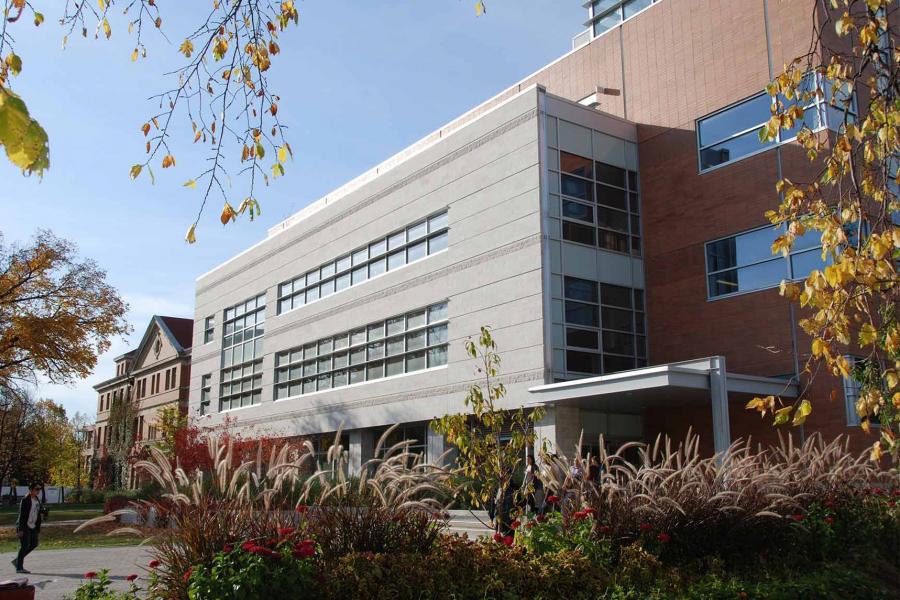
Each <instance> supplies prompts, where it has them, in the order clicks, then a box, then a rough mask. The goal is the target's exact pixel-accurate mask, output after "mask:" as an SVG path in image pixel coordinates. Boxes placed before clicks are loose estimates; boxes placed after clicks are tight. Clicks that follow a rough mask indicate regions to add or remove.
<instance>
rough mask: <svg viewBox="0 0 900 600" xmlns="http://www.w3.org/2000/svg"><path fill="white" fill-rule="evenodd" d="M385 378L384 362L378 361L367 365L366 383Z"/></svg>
mask: <svg viewBox="0 0 900 600" xmlns="http://www.w3.org/2000/svg"><path fill="white" fill-rule="evenodd" d="M382 377H384V362H383V361H378V362H374V363H369V364H367V365H366V381H372V380H373V379H381V378H382Z"/></svg>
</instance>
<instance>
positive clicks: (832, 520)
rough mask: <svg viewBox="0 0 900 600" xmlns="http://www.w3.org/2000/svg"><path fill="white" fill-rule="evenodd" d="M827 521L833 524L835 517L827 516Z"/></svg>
mask: <svg viewBox="0 0 900 600" xmlns="http://www.w3.org/2000/svg"><path fill="white" fill-rule="evenodd" d="M825 522H826V523H828V524H829V525H833V524H834V517H825Z"/></svg>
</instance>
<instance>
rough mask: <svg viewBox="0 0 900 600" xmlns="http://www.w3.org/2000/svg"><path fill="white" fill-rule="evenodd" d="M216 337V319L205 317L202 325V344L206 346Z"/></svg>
mask: <svg viewBox="0 0 900 600" xmlns="http://www.w3.org/2000/svg"><path fill="white" fill-rule="evenodd" d="M215 335H216V317H215V316H212V317H206V321H205V322H204V324H203V343H204V344H208V343H210V342H211V341H213V339H214V337H215Z"/></svg>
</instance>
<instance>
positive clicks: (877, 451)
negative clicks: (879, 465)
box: [869, 441, 883, 462]
mask: <svg viewBox="0 0 900 600" xmlns="http://www.w3.org/2000/svg"><path fill="white" fill-rule="evenodd" d="M882 455H883V451H882V448H881V442H880V441H878V442H875V443H874V444H872V450H871V451H870V452H869V458H870V459H871V460H872V461H873V462H878V461H880V460H881V457H882Z"/></svg>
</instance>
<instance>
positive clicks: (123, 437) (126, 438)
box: [106, 393, 137, 489]
mask: <svg viewBox="0 0 900 600" xmlns="http://www.w3.org/2000/svg"><path fill="white" fill-rule="evenodd" d="M136 416H137V403H136V402H135V401H134V400H133V399H132V398H131V397H130V395H129V394H128V393H125V394H123V395H122V396H121V397H119V398H116V397H114V398H113V401H112V405H110V407H109V418H108V422H107V426H108V427H109V432H110V434H109V435H110V437H109V444H108V447H107V450H106V451H107V455H108V457H109V459H110V461H111V464H110V468H111V469H112V472H111V473H110V474H109V477H110V481H109V482H108V484H109V485H112V486H113V487H114V488H117V489H118V488H121V487H123V486H124V485H125V483H126V481H127V479H126V475H127V473H128V467H129V466H130V465H131V462H132V457H133V455H134V452H135V439H136V436H135V426H134V425H135V418H136Z"/></svg>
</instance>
